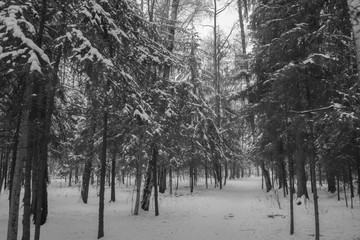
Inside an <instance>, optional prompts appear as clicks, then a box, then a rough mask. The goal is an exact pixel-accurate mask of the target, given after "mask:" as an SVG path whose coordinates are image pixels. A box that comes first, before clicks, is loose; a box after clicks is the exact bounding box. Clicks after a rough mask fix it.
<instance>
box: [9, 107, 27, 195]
mask: <svg viewBox="0 0 360 240" xmlns="http://www.w3.org/2000/svg"><path fill="white" fill-rule="evenodd" d="M22 110H23V111H26V110H24V109H22ZM21 118H22V113H21V112H20V113H19V114H18V119H17V124H16V130H15V134H14V139H13V146H12V157H11V165H10V176H9V193H11V184H12V181H13V177H14V169H15V162H16V157H17V152H18V145H19V132H20V126H21ZM5 178H6V176H5ZM5 184H6V182H5ZM4 189H5V187H4ZM10 197H11V194H9V200H10Z"/></svg>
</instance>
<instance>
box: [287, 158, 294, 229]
mask: <svg viewBox="0 0 360 240" xmlns="http://www.w3.org/2000/svg"><path fill="white" fill-rule="evenodd" d="M288 157H289V185H290V235H293V234H294V159H293V155H292V153H291V152H289V153H288Z"/></svg>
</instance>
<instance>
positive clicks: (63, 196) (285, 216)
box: [0, 177, 360, 240]
mask: <svg viewBox="0 0 360 240" xmlns="http://www.w3.org/2000/svg"><path fill="white" fill-rule="evenodd" d="M185 184H186V182H182V183H181V184H180V185H181V187H179V190H178V191H176V193H175V190H174V194H173V195H169V194H168V193H166V194H160V196H159V197H160V199H159V204H160V215H159V216H157V217H155V216H154V208H153V205H152V206H151V209H150V211H149V212H144V211H142V210H141V211H140V213H139V215H138V216H133V215H132V214H131V211H132V208H133V204H134V202H135V195H134V191H133V186H129V187H128V188H126V187H125V186H124V185H121V186H118V187H117V201H116V202H115V203H109V195H110V191H109V190H108V189H107V191H106V198H105V201H106V205H105V237H104V238H103V239H104V240H120V239H123V240H139V239H146V240H205V239H206V240H219V239H221V240H235V239H236V240H255V239H261V240H268V239H269V240H270V239H277V240H282V239H286V240H287V239H301V240H302V239H314V214H313V203H312V201H311V200H307V201H306V204H302V205H300V206H297V205H295V206H294V207H295V234H294V235H292V236H290V235H289V226H290V223H289V221H290V211H289V201H288V200H287V199H285V198H284V197H283V194H282V191H279V192H278V193H276V192H274V191H271V192H269V193H265V192H264V191H263V190H261V178H257V177H252V178H244V179H241V180H231V181H228V182H227V184H226V186H225V187H224V189H222V190H219V189H214V188H213V187H210V186H209V189H205V187H204V186H203V184H204V183H203V182H200V183H199V185H198V186H197V187H196V188H195V190H194V193H193V194H190V193H189V188H187V187H185V186H184V185H185ZM97 191H98V189H97V188H96V187H93V188H92V189H91V191H90V194H89V195H90V198H89V203H88V204H83V203H82V201H81V199H80V188H79V187H78V186H76V185H75V186H72V187H68V186H67V183H65V182H62V181H60V180H53V181H52V183H51V184H50V186H49V216H48V222H47V223H46V224H45V225H44V226H43V227H42V230H41V239H43V240H75V239H83V240H90V239H96V237H97V227H98V222H97V218H98V199H97ZM277 196H278V197H279V201H277ZM7 198H8V195H7V193H6V192H5V193H1V195H0V239H6V228H7V214H8V207H7V206H8V201H7ZM279 203H280V208H279ZM319 205H320V206H319V208H320V210H319V211H320V231H321V239H326V240H332V239H334V240H335V239H336V240H360V231H359V229H360V228H359V226H360V225H359V224H360V204H359V200H358V199H357V198H356V199H354V209H351V208H350V207H348V208H347V207H345V202H344V200H341V201H339V202H338V201H337V196H336V194H335V195H329V194H328V193H327V192H326V191H325V188H324V189H320V196H319ZM20 211H22V209H21V210H20ZM20 215H22V213H21V214H20ZM19 226H20V227H19V229H20V234H19V239H21V237H20V236H21V221H20V224H19Z"/></svg>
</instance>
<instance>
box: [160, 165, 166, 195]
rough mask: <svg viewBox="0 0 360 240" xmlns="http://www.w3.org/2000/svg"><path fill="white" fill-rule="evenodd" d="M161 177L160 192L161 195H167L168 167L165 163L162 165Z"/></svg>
mask: <svg viewBox="0 0 360 240" xmlns="http://www.w3.org/2000/svg"><path fill="white" fill-rule="evenodd" d="M159 169H160V171H159V173H160V176H159V192H160V193H165V191H166V167H165V165H164V163H162V164H161V166H160V168H159Z"/></svg>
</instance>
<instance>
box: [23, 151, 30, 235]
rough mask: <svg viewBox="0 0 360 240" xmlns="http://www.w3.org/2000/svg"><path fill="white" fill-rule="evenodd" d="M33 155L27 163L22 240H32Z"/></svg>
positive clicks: (28, 158)
mask: <svg viewBox="0 0 360 240" xmlns="http://www.w3.org/2000/svg"><path fill="white" fill-rule="evenodd" d="M30 155H31V154H28V157H27V159H26V161H25V178H24V198H23V202H24V215H23V236H22V240H30V224H31V166H32V163H31V156H30Z"/></svg>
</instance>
